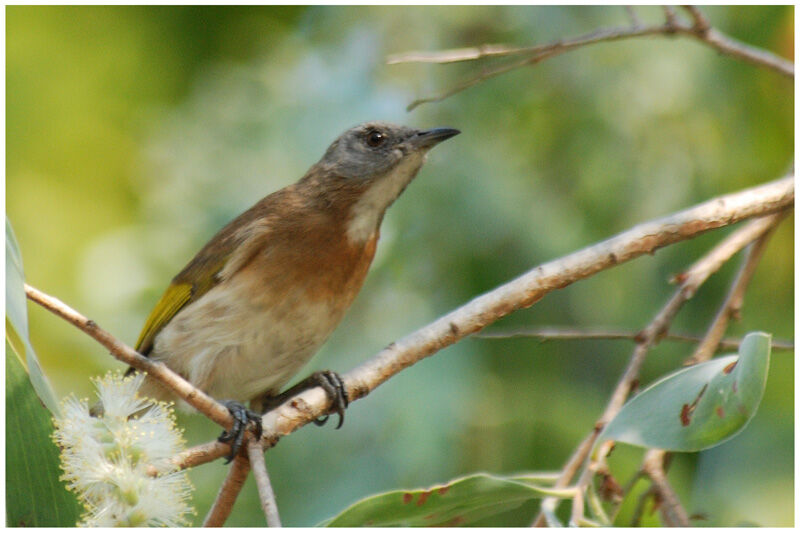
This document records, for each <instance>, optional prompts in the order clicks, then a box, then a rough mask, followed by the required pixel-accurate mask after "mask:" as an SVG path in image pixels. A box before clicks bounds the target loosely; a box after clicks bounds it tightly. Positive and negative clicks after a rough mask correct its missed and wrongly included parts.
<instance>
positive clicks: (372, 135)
mask: <svg viewBox="0 0 800 533" xmlns="http://www.w3.org/2000/svg"><path fill="white" fill-rule="evenodd" d="M385 141H386V135H384V134H383V133H381V132H379V131H376V130H372V131H370V132H369V133H367V144H368V145H369V146H371V147H372V148H375V147H378V146H380V145H382V144H383V143H384V142H385Z"/></svg>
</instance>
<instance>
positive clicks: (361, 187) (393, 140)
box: [304, 122, 461, 242]
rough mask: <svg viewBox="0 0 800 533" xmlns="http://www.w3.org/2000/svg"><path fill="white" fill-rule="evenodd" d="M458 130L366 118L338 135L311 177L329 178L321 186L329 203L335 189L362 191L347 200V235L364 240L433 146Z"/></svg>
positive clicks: (457, 132)
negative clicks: (408, 125)
mask: <svg viewBox="0 0 800 533" xmlns="http://www.w3.org/2000/svg"><path fill="white" fill-rule="evenodd" d="M459 133H461V132H460V131H458V130H456V129H453V128H434V129H430V130H418V129H414V128H409V127H407V126H397V125H395V124H389V123H387V122H367V123H364V124H361V125H358V126H356V127H354V128H351V129H349V130H347V131H346V132H344V133H343V134H342V135H340V136H339V138H338V139H336V140H335V141H333V144H331V145H330V147H329V148H328V150H327V151H326V152H325V155H324V156H322V159H321V160H320V161H319V163H317V164H316V165H314V167H312V169H311V170H310V171H309V173H308V174H307V175H306V178H308V177H310V176H315V177H316V179H320V180H322V182H323V183H325V186H324V187H320V188H319V189H321V190H325V191H327V194H328V195H329V196H328V198H327V200H328V202H329V203H330V194H331V193H334V194H337V193H338V191H342V190H351V191H357V196H356V197H355V200H354V201H352V202H347V203H348V205H349V208H348V209H349V214H348V226H347V235H348V237H349V238H350V240H351V241H352V242H365V241H367V240H368V239H369V238H370V237H371V236H372V235H374V234H375V231H376V230H377V229H378V227H379V226H380V224H381V220H382V219H383V215H384V213H385V212H386V209H388V207H389V206H390V205H392V203H393V202H394V201H395V200H396V199H397V197H398V196H400V194H401V193H402V192H403V191H404V190H405V188H406V186H407V185H408V184H409V183H410V182H411V180H413V179H414V177H415V176H416V175H417V172H419V169H420V168H421V167H422V164H423V163H424V162H425V154H427V152H428V150H430V149H431V148H433V147H434V146H436V145H437V144H439V143H440V142H442V141H444V140H446V139H449V138H450V137H453V136H455V135H458V134H459ZM306 178H304V179H306ZM319 189H318V190H319ZM351 198H352V196H351Z"/></svg>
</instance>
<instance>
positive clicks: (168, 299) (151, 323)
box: [136, 283, 192, 352]
mask: <svg viewBox="0 0 800 533" xmlns="http://www.w3.org/2000/svg"><path fill="white" fill-rule="evenodd" d="M191 297H192V285H191V283H178V284H176V283H173V284H172V285H170V286H169V287H167V290H166V291H165V292H164V295H163V296H161V299H160V300H159V301H158V303H157V304H156V306H155V307H154V308H153V310H152V311H151V312H150V316H148V317H147V321H146V322H145V323H144V327H143V328H142V332H141V333H140V334H139V339H138V340H137V341H136V350H137V351H139V352H142V351H149V350H150V348H151V346H150V343H152V341H153V339H154V338H155V336H156V334H157V333H158V332H159V331H161V328H163V327H164V326H166V325H167V323H168V322H169V321H170V320H171V319H172V317H174V316H175V314H176V313H177V312H178V311H180V309H181V308H182V307H183V306H184V305H186V302H188V301H189V299H190V298H191Z"/></svg>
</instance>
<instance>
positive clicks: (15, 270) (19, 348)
mask: <svg viewBox="0 0 800 533" xmlns="http://www.w3.org/2000/svg"><path fill="white" fill-rule="evenodd" d="M6 340H7V341H8V344H9V345H10V346H11V348H12V350H13V351H14V353H16V354H17V356H18V357H19V358H20V361H21V362H22V364H23V366H24V367H25V369H26V370H27V371H28V374H29V376H30V380H31V383H33V388H34V389H35V390H36V394H38V395H39V398H40V399H41V400H42V402H44V404H45V405H46V406H47V408H48V409H49V410H50V412H51V413H53V414H57V413H58V402H57V401H56V396H55V394H54V393H53V389H52V387H50V383H49V382H48V381H47V378H46V377H45V375H44V372H42V368H41V366H39V360H38V359H37V358H36V352H34V351H33V346H31V341H30V337H29V335H28V308H27V300H26V298H25V275H24V273H23V270H22V256H21V254H20V252H19V246H18V245H17V239H16V237H15V236H14V230H13V229H11V223H10V222H9V220H8V217H6Z"/></svg>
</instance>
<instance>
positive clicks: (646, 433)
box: [598, 332, 771, 452]
mask: <svg viewBox="0 0 800 533" xmlns="http://www.w3.org/2000/svg"><path fill="white" fill-rule="evenodd" d="M770 339H771V337H770V335H768V334H766V333H760V332H758V333H750V334H748V335H747V336H746V337H745V338H744V341H743V342H742V345H741V346H740V348H739V355H738V356H737V355H729V356H725V357H718V358H716V359H713V360H711V361H708V362H706V363H702V364H699V365H695V366H690V367H688V368H684V369H682V370H679V371H677V372H675V373H673V374H670V375H669V376H666V377H664V378H663V379H661V380H659V381H657V382H656V383H654V384H653V385H651V386H650V387H648V388H647V389H645V390H644V391H642V392H641V393H639V394H637V395H636V396H635V397H634V398H633V399H631V400H630V401H629V402H628V403H627V404H625V406H624V407H623V408H622V410H620V412H619V414H617V416H616V418H614V420H612V421H611V422H610V423H609V424H608V426H606V428H605V430H604V431H603V434H602V435H601V436H600V438H599V439H598V442H600V441H601V440H607V439H613V440H617V441H622V442H627V443H629V444H634V445H637V446H643V447H648V448H661V449H664V450H671V451H682V452H693V451H698V450H703V449H705V448H710V447H712V446H716V445H717V444H720V443H721V442H723V441H725V440H727V439H729V438H731V437H733V436H734V435H735V434H737V433H738V432H739V431H741V430H742V429H743V428H744V427H745V426H746V425H747V423H748V422H749V421H750V419H751V418H752V417H753V415H755V413H756V410H757V409H758V405H759V403H760V402H761V397H762V396H763V394H764V387H765V386H766V381H767V370H768V368H769V355H770Z"/></svg>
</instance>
